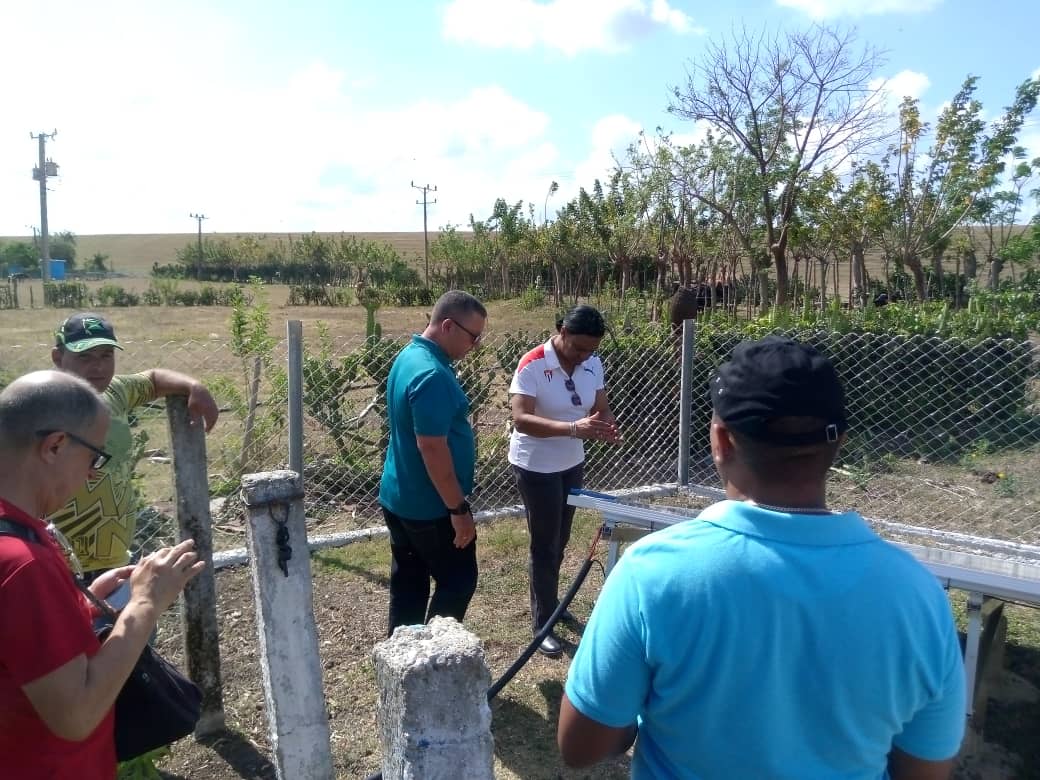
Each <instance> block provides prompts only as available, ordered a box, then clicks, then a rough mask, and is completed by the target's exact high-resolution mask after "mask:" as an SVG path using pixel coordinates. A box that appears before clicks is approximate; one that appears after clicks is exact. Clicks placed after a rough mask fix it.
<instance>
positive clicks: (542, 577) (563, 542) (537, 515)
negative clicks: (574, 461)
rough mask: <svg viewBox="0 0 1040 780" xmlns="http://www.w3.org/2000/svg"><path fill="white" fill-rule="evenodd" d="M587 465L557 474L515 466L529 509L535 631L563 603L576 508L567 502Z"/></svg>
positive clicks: (529, 565) (530, 572)
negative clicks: (562, 567) (562, 581)
mask: <svg viewBox="0 0 1040 780" xmlns="http://www.w3.org/2000/svg"><path fill="white" fill-rule="evenodd" d="M584 468H585V464H584V463H579V464H578V465H577V466H575V467H574V468H570V469H567V470H566V471H559V472H556V473H554V474H540V473H539V472H537V471H528V470H527V469H522V468H520V467H519V466H513V474H514V475H515V476H516V486H517V488H519V490H520V497H521V498H522V499H523V501H524V509H525V510H526V511H527V531H528V533H529V534H530V536H531V559H530V562H529V564H528V574H529V576H530V581H531V625H532V627H533V629H534V631H535V633H537V632H538V629H539V628H541V627H542V626H544V625H545V623H546V621H548V619H549V618H550V617H552V613H553V611H554V610H555V609H556V607H557V605H558V604H559V603H560V597H559V587H560V564H562V563H563V551H564V550H565V549H566V547H567V542H568V541H570V538H571V523H572V522H573V520H574V507H572V506H570V505H569V504H568V503H567V495H568V493H570V491H571V489H573V488H580V487H581V485H582V476H583V473H584Z"/></svg>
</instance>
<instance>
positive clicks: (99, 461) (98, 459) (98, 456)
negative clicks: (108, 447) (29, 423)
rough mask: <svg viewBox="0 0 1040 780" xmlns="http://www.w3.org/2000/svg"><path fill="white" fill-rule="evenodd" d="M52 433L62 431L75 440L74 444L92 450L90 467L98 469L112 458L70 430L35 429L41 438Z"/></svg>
mask: <svg viewBox="0 0 1040 780" xmlns="http://www.w3.org/2000/svg"><path fill="white" fill-rule="evenodd" d="M52 433H64V434H65V435H66V436H68V437H69V438H70V439H72V440H73V441H74V442H76V444H78V445H79V446H81V447H86V448H87V449H88V450H90V451H91V452H93V453H94V460H92V461H91V462H90V467H91V468H92V469H99V468H101V467H102V466H104V465H105V464H106V463H108V462H109V461H110V460H112V456H111V455H109V454H108V453H107V452H105V451H104V450H103V449H101V448H100V447H95V446H94V445H93V444H91V443H90V442H89V441H87V440H86V439H84V438H82V437H80V436H77V435H76V434H74V433H71V432H70V431H61V430H49V431H36V435H37V436H39V437H41V438H42V437H44V436H50V435H51V434H52Z"/></svg>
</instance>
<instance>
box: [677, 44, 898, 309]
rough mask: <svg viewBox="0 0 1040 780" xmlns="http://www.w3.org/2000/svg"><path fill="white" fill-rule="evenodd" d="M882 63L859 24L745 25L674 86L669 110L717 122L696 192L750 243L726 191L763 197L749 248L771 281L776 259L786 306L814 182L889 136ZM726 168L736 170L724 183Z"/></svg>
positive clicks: (754, 199) (693, 181)
mask: <svg viewBox="0 0 1040 780" xmlns="http://www.w3.org/2000/svg"><path fill="white" fill-rule="evenodd" d="M880 64H881V56H880V54H879V53H878V52H877V51H876V50H874V49H872V48H871V47H869V46H864V47H860V46H858V44H857V42H856V39H855V36H854V34H853V33H851V32H841V31H838V30H834V29H830V28H827V27H822V26H817V27H813V28H811V29H810V30H808V31H806V32H788V33H783V34H780V35H776V36H770V35H767V34H766V33H762V34H760V35H757V36H753V35H750V34H749V33H748V31H747V30H746V29H741V30H739V31H735V32H734V33H732V35H731V36H730V39H729V40H728V41H723V42H719V43H712V44H709V46H708V47H707V49H706V50H705V53H704V55H703V56H702V57H701V58H700V59H699V60H698V61H696V62H693V63H691V67H690V69H689V73H688V79H687V83H686V86H685V87H684V88H680V87H676V88H674V90H673V100H672V103H671V105H670V106H669V111H670V112H671V113H673V114H675V115H676V116H678V117H681V118H683V119H688V120H690V121H693V122H700V123H706V124H707V125H708V126H709V127H710V128H712V130H713V131H714V134H711V135H709V138H708V141H707V142H705V146H704V148H702V149H701V150H700V154H699V159H698V161H699V162H700V163H701V164H702V165H705V166H708V170H707V171H706V172H701V173H702V175H698V176H694V177H691V178H690V180H689V183H690V192H691V193H692V194H693V196H694V197H696V198H697V199H698V200H700V201H701V202H703V203H704V204H705V205H707V206H709V207H710V208H712V209H715V210H716V211H718V212H719V214H720V215H721V216H722V218H723V220H724V221H725V222H726V223H727V224H728V225H729V226H730V227H731V228H733V229H735V230H737V231H738V234H739V235H740V237H741V240H742V242H743V243H745V244H749V243H750V240H751V238H752V236H751V235H750V234H749V231H748V230H747V229H746V228H745V229H742V228H741V227H740V225H741V223H742V222H743V220H742V219H740V217H739V216H738V215H737V214H735V213H734V208H733V206H732V205H731V204H732V202H733V201H732V200H729V201H727V200H723V199H720V198H719V194H720V191H721V194H722V195H723V196H725V195H733V194H735V193H736V192H737V191H739V192H740V193H741V194H740V197H739V201H738V202H739V203H740V204H741V205H745V204H747V203H748V202H751V203H754V204H755V209H756V215H755V216H756V220H755V221H756V223H757V225H758V229H756V231H755V232H760V233H761V235H760V236H756V237H755V239H756V242H757V243H759V247H758V248H755V249H752V247H751V246H748V247H747V248H748V249H749V250H750V251H749V253H750V254H751V256H752V260H753V263H754V264H755V267H756V269H757V270H759V271H760V277H761V278H760V286H762V287H763V288H764V284H765V280H764V273H763V271H764V269H763V265H764V264H766V263H770V262H771V264H772V266H773V269H774V271H775V273H776V282H777V288H776V297H775V303H776V304H777V305H783V304H784V303H785V302H786V300H787V294H788V268H787V244H788V241H789V240H790V230H791V227H792V224H793V222H794V220H795V213H796V208H797V205H798V200H799V198H800V197H801V195H802V193H803V192H804V190H805V188H806V186H807V185H808V183H809V182H810V181H811V180H812V179H813V178H814V177H815V176H817V175H819V174H820V173H822V172H823V171H825V170H833V169H834V168H836V167H838V166H840V165H841V164H842V163H843V162H844V161H845V160H847V159H849V158H850V157H856V156H857V155H859V154H860V153H863V152H865V151H867V150H868V149H870V148H871V147H872V146H874V145H875V144H876V143H877V142H878V141H879V140H880V139H881V138H882V136H883V120H884V113H883V111H882V110H881V108H880V90H881V87H880V86H876V85H874V84H873V83H872V81H871V79H872V77H873V76H874V74H875V72H876V71H877V69H878V67H879V66H880ZM720 176H721V177H725V178H726V179H728V182H727V184H726V186H724V187H722V188H720V187H719V186H718V185H719V182H718V178H719V177H720ZM762 303H763V305H764V304H765V301H763V302H762Z"/></svg>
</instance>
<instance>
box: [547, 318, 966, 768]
mask: <svg viewBox="0 0 1040 780" xmlns="http://www.w3.org/2000/svg"><path fill="white" fill-rule="evenodd" d="M710 390H711V396H712V401H713V405H714V410H715V414H714V416H713V418H712V422H711V450H712V456H713V457H714V459H715V464H716V467H717V469H718V472H719V475H720V477H721V478H722V482H723V484H724V485H725V487H726V494H727V496H728V500H726V501H722V502H720V503H718V504H715V505H714V506H711V507H709V508H708V509H707V510H705V511H704V512H703V513H702V514H701V515H700V518H699V519H698V520H690V521H687V522H683V523H679V524H677V525H675V526H672V527H670V528H668V529H665V530H663V531H659V532H657V533H654V534H651V535H649V536H647V537H645V538H644V539H642V540H640V541H639V542H637V543H636V544H634V545H632V547H631V549H630V550H629V551H628V552H627V553H626V554H625V555H624V556H623V557H622V559H621V561H620V562H619V563H618V565H617V567H616V568H615V569H614V570H613V571H612V572H611V574H610V576H609V577H608V578H607V582H606V584H605V585H604V587H603V592H602V594H601V596H600V598H599V600H598V602H597V604H596V607H595V609H594V611H593V613H592V617H591V618H590V620H589V624H588V627H587V629H586V631H585V634H584V636H583V637H582V641H581V644H580V645H579V647H578V651H577V654H576V655H575V657H574V661H573V663H572V665H571V668H570V672H569V675H568V679H567V684H566V689H565V696H564V698H563V702H562V705H561V709H560V723H559V731H558V740H559V745H560V750H561V752H562V754H563V758H564V761H565V762H566V763H567V764H568V765H570V766H575V767H583V766H589V765H591V764H594V763H596V762H598V761H600V760H602V759H604V758H607V757H609V756H611V755H616V754H618V753H621V752H624V751H625V750H627V749H628V747H629V746H630V745H631V744H632V743H633V741H635V740H636V737H637V733H638V741H636V743H635V753H634V757H633V761H632V776H633V777H634V778H658V777H669V778H716V777H725V778H730V777H734V778H799V780H801V779H804V778H837V777H841V778H849V779H852V778H857V779H858V778H863V780H867V779H868V778H869V779H870V780H874V779H875V778H885V777H891V778H893V779H894V780H910V779H913V780H933V779H941V778H947V777H948V776H949V774H950V772H951V770H952V766H953V758H954V757H955V756H956V754H957V752H958V750H959V748H960V743H961V739H962V737H963V731H964V703H965V689H964V670H963V663H962V659H961V651H960V645H959V642H958V638H957V633H956V630H955V627H954V623H953V618H952V615H951V613H950V607H949V602H948V601H947V599H946V595H945V593H944V592H943V590H942V588H941V587H940V586H939V584H938V582H937V581H936V580H935V578H934V577H933V576H932V575H931V574H929V572H928V571H927V570H926V569H925V568H924V567H922V566H921V565H920V564H918V563H917V561H915V560H914V559H913V557H912V556H910V555H908V554H906V553H904V552H903V551H901V550H899V549H898V548H896V547H894V546H893V545H890V544H888V543H887V542H885V541H883V540H882V539H880V538H879V537H878V536H877V535H876V534H875V533H874V532H873V530H872V529H871V528H870V527H869V526H868V525H867V524H866V523H865V522H864V520H863V519H862V518H861V517H860V516H859V515H858V514H856V513H854V512H846V513H834V512H830V511H828V510H827V509H826V504H825V482H826V476H827V470H828V468H829V467H830V465H831V463H832V462H833V460H834V458H835V456H836V454H837V452H838V447H839V446H840V444H841V442H842V441H843V440H844V438H845V430H846V428H847V423H846V418H845V409H844V392H843V390H842V387H841V383H840V382H839V380H838V377H837V374H836V373H835V371H834V368H833V366H832V365H831V363H830V362H829V361H828V360H827V359H826V358H824V357H823V356H822V355H820V354H819V353H818V352H817V351H816V350H814V349H812V348H811V347H808V346H805V345H802V344H799V343H797V342H794V341H791V340H789V339H782V338H777V337H768V338H765V339H762V340H761V341H756V342H744V343H742V344H740V345H738V346H737V348H736V349H735V350H734V351H733V355H732V358H731V359H730V361H728V362H727V363H724V364H723V365H722V366H720V368H719V369H718V372H717V374H716V375H715V376H714V377H713V378H712V382H711V387H710Z"/></svg>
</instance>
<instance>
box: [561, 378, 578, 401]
mask: <svg viewBox="0 0 1040 780" xmlns="http://www.w3.org/2000/svg"><path fill="white" fill-rule="evenodd" d="M563 386H564V387H565V388H567V390H568V391H569V392H570V394H571V403H572V404H574V405H575V406H581V403H582V401H581V396H580V395H578V391H577V390H576V389H575V387H574V380H573V379H567V381H565V382H564V383H563Z"/></svg>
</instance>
